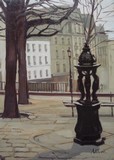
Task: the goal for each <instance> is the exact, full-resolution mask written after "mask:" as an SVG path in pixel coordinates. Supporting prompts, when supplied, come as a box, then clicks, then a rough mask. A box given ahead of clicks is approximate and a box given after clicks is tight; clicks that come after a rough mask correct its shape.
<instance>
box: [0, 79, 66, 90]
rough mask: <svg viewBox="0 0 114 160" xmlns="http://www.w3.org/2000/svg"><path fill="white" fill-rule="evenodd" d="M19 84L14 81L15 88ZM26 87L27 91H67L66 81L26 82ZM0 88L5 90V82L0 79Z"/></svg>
mask: <svg viewBox="0 0 114 160" xmlns="http://www.w3.org/2000/svg"><path fill="white" fill-rule="evenodd" d="M18 87H19V84H18V82H16V89H17V90H18ZM28 89H29V91H37V92H40V91H44V92H63V93H64V92H68V91H69V88H68V83H64V82H58V83H55V82H48V83H46V82H37V83H31V82H28ZM0 90H2V91H3V90H5V82H2V81H0Z"/></svg>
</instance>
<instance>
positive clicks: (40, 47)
mask: <svg viewBox="0 0 114 160" xmlns="http://www.w3.org/2000/svg"><path fill="white" fill-rule="evenodd" d="M38 47H39V52H41V44H39V45H38Z"/></svg>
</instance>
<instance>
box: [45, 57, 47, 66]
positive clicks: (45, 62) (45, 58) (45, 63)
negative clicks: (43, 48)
mask: <svg viewBox="0 0 114 160" xmlns="http://www.w3.org/2000/svg"><path fill="white" fill-rule="evenodd" d="M45 64H48V61H47V56H45Z"/></svg>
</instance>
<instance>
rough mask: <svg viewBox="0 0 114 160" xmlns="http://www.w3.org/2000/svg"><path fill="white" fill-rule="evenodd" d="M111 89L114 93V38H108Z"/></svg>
mask: <svg viewBox="0 0 114 160" xmlns="http://www.w3.org/2000/svg"><path fill="white" fill-rule="evenodd" d="M108 53H109V56H108V57H109V59H108V60H109V62H110V63H109V82H108V83H109V91H110V92H113V93H114V40H108Z"/></svg>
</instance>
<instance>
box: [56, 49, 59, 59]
mask: <svg viewBox="0 0 114 160" xmlns="http://www.w3.org/2000/svg"><path fill="white" fill-rule="evenodd" d="M56 58H57V59H58V58H59V53H58V50H56Z"/></svg>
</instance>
